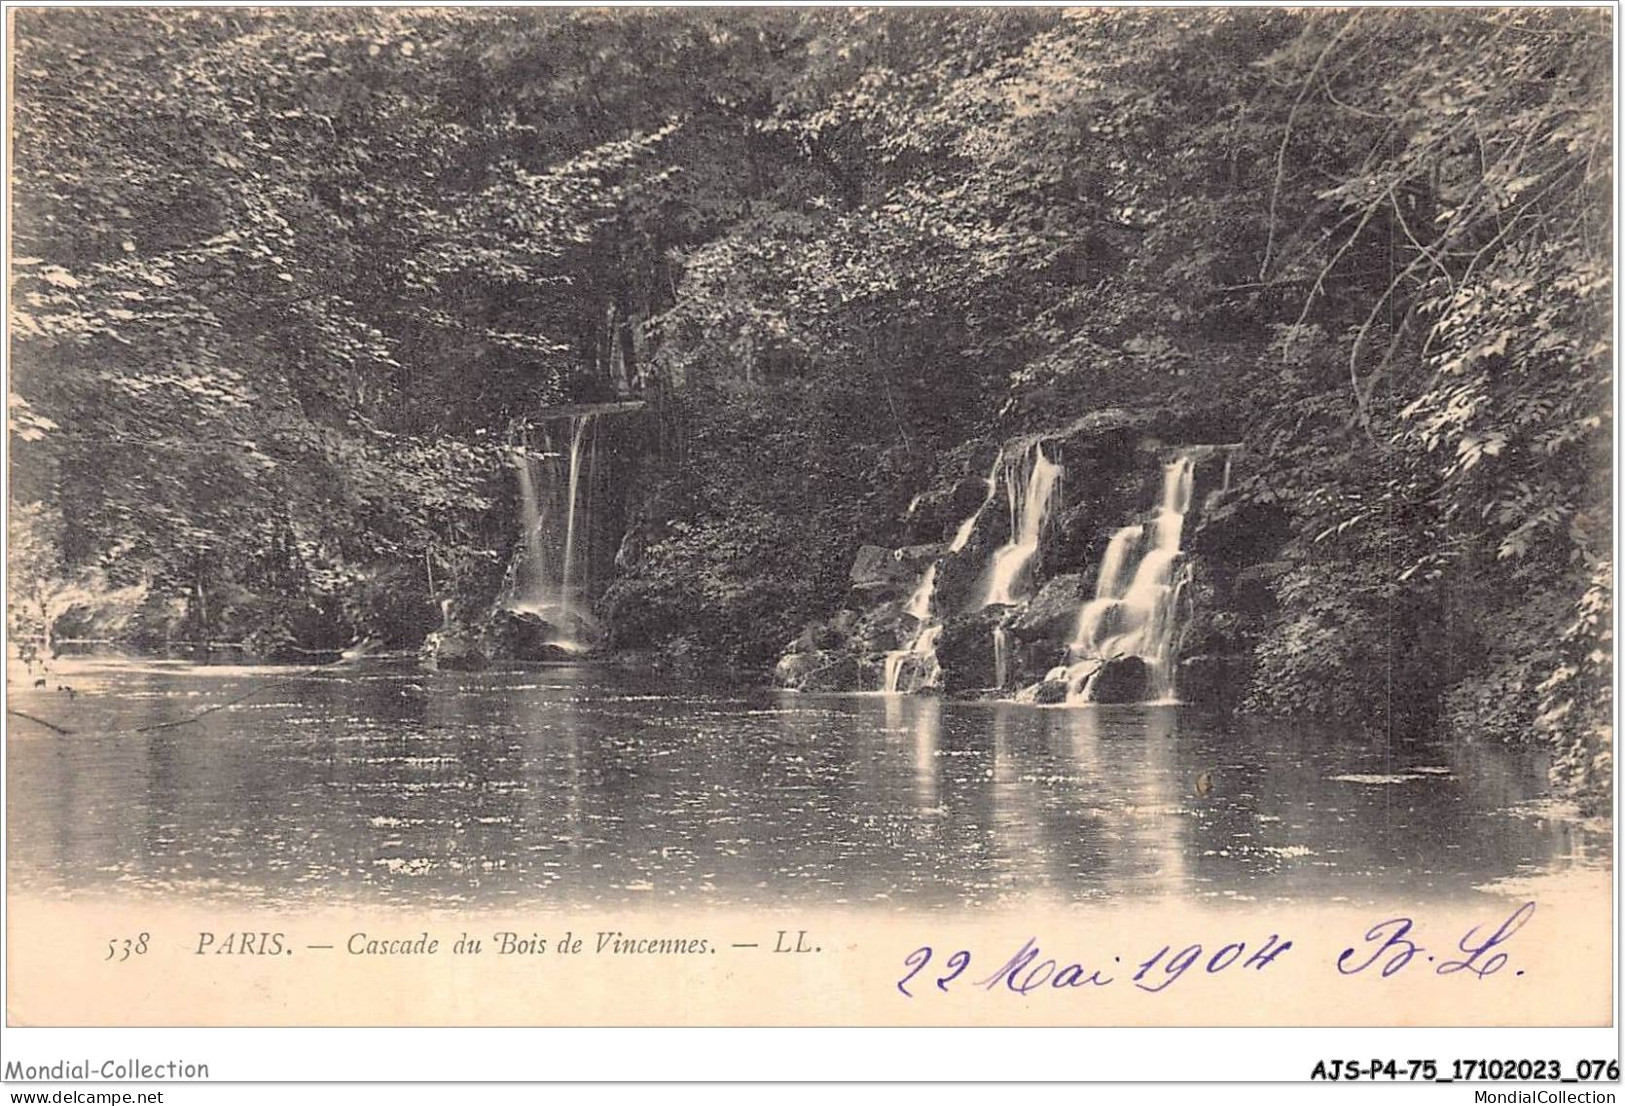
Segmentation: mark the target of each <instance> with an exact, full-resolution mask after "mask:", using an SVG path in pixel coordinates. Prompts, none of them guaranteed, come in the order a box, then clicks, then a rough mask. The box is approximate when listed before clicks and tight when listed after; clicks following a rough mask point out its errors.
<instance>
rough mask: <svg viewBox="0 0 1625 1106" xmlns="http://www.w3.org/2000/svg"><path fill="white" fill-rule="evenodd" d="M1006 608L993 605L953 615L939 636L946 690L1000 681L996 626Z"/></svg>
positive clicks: (938, 641) (939, 661)
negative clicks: (995, 634) (968, 612)
mask: <svg viewBox="0 0 1625 1106" xmlns="http://www.w3.org/2000/svg"><path fill="white" fill-rule="evenodd" d="M1003 615H1004V610H1003V609H1002V608H999V607H989V608H987V609H985V610H980V611H975V612H973V613H971V614H963V615H956V616H954V617H952V618H949V619H948V620H947V621H946V622H945V623H943V627H942V636H941V637H939V638H938V639H937V662H938V663H939V664H941V665H942V690H943V691H944V692H947V693H949V694H958V693H960V692H963V691H969V690H977V689H983V688H990V687H994V686H996V685H997V683H998V678H997V674H996V670H995V665H994V659H993V653H994V650H993V630H994V628H995V627H996V626H998V624H999V619H1000V618H1002V617H1003Z"/></svg>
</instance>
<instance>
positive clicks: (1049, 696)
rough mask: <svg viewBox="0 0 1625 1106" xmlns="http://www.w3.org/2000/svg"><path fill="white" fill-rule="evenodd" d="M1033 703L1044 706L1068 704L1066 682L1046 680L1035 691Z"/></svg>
mask: <svg viewBox="0 0 1625 1106" xmlns="http://www.w3.org/2000/svg"><path fill="white" fill-rule="evenodd" d="M1033 702H1035V703H1043V704H1050V703H1064V702H1066V681H1065V680H1045V681H1044V682H1043V683H1041V684H1039V685H1038V686H1037V687H1036V688H1034V689H1033Z"/></svg>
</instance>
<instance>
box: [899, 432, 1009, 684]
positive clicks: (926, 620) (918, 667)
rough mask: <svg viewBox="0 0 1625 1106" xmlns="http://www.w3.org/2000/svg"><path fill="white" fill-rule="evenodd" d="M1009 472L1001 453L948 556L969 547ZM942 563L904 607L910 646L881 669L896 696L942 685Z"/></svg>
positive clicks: (928, 572) (931, 570)
mask: <svg viewBox="0 0 1625 1106" xmlns="http://www.w3.org/2000/svg"><path fill="white" fill-rule="evenodd" d="M1005 470H1006V466H1005V464H1004V454H1003V452H1002V451H1001V452H1000V453H999V455H998V456H997V457H995V458H994V459H993V468H992V470H991V471H989V472H988V474H987V494H986V495H984V496H983V497H982V502H981V503H980V504H978V505H977V507H976V509H975V510H974V511H972V512H971V513H970V514H969V515H967V516H966V517H965V519H964V520H963V521H962V522H960V524H959V526H958V527H957V528H956V529H955V531H954V539H953V541H952V542H951V543H950V544H949V546H948V553H947V554H946V556H952V555H954V554H956V553H958V552H960V551H961V550H963V549H964V548H965V546H966V545H967V544H969V542H970V539H971V536H972V535H973V534H974V533H975V532H976V524H977V522H978V521H980V520H981V517H982V513H983V512H984V511H986V510H987V507H988V504H990V503H992V502H993V498H994V496H996V495H997V494H998V491H999V474H1000V472H1001V471H1005ZM918 503H919V497H918V496H916V497H915V499H914V502H913V503H910V505H909V507H910V510H911V511H912V510H913V509H914V508H915V507H916V506H917V505H918ZM941 564H942V560H941V559H938V560H937V561H936V562H935V563H933V564H932V565H930V566H929V567H928V568H927V569H926V570H925V572H924V574H923V575H922V576H921V577H920V582H919V584H918V585H916V586H915V588H914V592H913V594H911V595H910V596H909V600H908V605H907V606H906V607H904V608H903V613H905V614H907V615H908V616H909V617H911V618H913V619H914V620H915V622H916V629H915V631H914V636H913V637H912V638H910V639H909V642H908V644H907V645H905V646H904V647H903V648H901V649H894V650H892V651H891V652H889V653H887V654H886V656H885V661H884V664H883V666H882V670H881V686H880V689H881V690H882V691H885V692H891V693H894V694H895V693H907V692H914V691H921V690H924V689H925V688H929V687H936V686H938V685H939V684H940V682H941V679H942V666H941V665H940V664H939V663H938V661H937V642H938V641H940V640H941V638H942V629H943V627H942V622H941V621H940V620H939V619H938V618H937V617H936V615H935V613H934V604H935V599H936V582H937V569H938V568H939V567H941Z"/></svg>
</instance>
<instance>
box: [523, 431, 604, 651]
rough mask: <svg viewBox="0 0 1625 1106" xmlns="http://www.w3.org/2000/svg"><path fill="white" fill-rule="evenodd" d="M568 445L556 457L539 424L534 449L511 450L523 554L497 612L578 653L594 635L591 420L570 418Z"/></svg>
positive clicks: (597, 632)
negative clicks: (534, 622)
mask: <svg viewBox="0 0 1625 1106" xmlns="http://www.w3.org/2000/svg"><path fill="white" fill-rule="evenodd" d="M568 441H569V446H568V452H560V451H559V450H558V449H556V448H555V447H554V443H553V437H552V433H551V431H550V430H549V429H547V428H546V427H545V426H544V427H543V429H542V446H543V448H542V450H541V451H534V450H529V449H516V450H514V453H513V461H514V469H515V471H516V473H517V476H518V482H519V526H520V533H521V538H522V541H523V551H522V555H521V556H520V558H519V559H518V561H517V563H516V564H515V565H514V568H513V575H512V577H511V579H510V581H509V585H510V586H509V594H508V598H507V601H506V602H505V603H504V606H505V607H506V608H507V609H508V610H510V611H514V612H518V613H522V614H530V615H534V616H536V617H537V618H539V619H541V620H542V621H543V622H546V623H547V624H548V626H549V627H551V630H552V635H551V639H550V640H551V644H553V645H556V646H558V647H559V648H561V649H564V650H567V651H569V652H583V651H585V650H587V649H589V648H591V647H592V645H593V644H594V642H595V641H596V640H597V639H598V638H599V637H600V636H601V631H600V628H599V626H598V624H597V622H596V621H595V620H594V619H593V616H592V606H591V584H592V579H591V572H592V563H591V562H592V558H591V557H590V556H589V555H588V536H589V534H590V532H591V529H592V526H593V503H592V489H593V463H594V461H595V460H596V458H597V444H598V438H597V416H596V415H595V414H591V413H588V414H579V415H572V416H570V417H569V421H568Z"/></svg>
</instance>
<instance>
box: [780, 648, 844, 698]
mask: <svg viewBox="0 0 1625 1106" xmlns="http://www.w3.org/2000/svg"><path fill="white" fill-rule="evenodd" d="M859 675H860V673H859V666H858V661H857V658H856V657H854V656H852V655H851V654H849V653H841V652H837V651H831V650H820V651H817V652H811V653H790V654H787V655H786V656H784V657H783V658H781V659H780V660H779V663H778V667H776V668H775V669H774V670H773V682H774V683H776V684H777V685H778V686H780V687H786V688H791V689H793V690H795V691H858V690H861V689H860V687H859Z"/></svg>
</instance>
